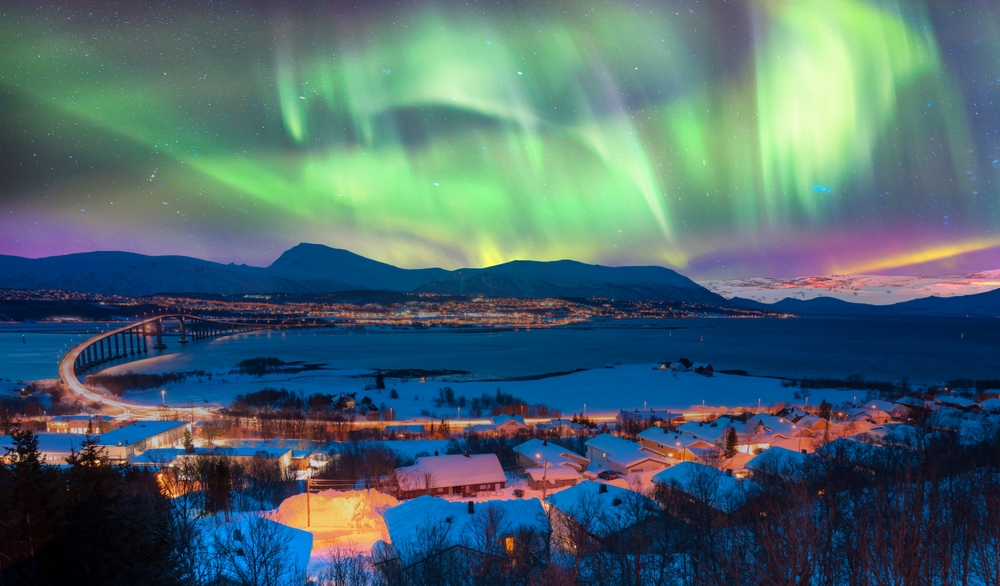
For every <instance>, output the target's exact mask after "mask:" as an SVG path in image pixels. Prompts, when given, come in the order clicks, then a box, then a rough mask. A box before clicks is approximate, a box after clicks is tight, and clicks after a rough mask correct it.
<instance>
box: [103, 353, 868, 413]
mask: <svg viewBox="0 0 1000 586" xmlns="http://www.w3.org/2000/svg"><path fill="white" fill-rule="evenodd" d="M654 366H655V365H654V364H630V365H620V366H616V367H615V368H599V369H594V370H588V371H583V372H577V373H573V374H568V375H564V376H557V377H550V378H545V379H541V380H530V381H504V382H476V381H470V382H451V381H447V380H442V379H435V378H429V379H427V381H426V382H420V380H419V379H409V380H407V381H405V382H404V381H402V380H399V379H392V378H389V379H386V387H387V388H386V389H385V390H384V391H381V392H379V391H377V390H368V391H366V390H364V387H365V385H366V384H368V385H370V384H372V383H373V381H374V378H373V377H366V378H357V375H361V374H372V373H371V372H370V371H364V370H340V371H320V372H305V373H301V374H297V375H266V376H263V377H256V376H250V375H244V376H240V375H228V374H216V375H214V376H213V377H212V379H211V380H209V379H207V378H201V379H199V378H196V377H195V378H189V379H188V381H187V382H185V383H183V384H176V385H169V386H166V387H164V388H165V389H166V402H167V404H169V405H171V406H174V407H179V408H183V407H185V406H188V405H194V406H205V405H220V406H221V405H224V404H227V403H228V402H230V401H232V399H233V398H235V397H236V395H238V394H247V393H251V392H255V391H259V390H261V389H263V388H266V387H274V388H285V389H288V390H289V391H295V392H299V393H302V394H303V395H309V394H312V393H318V392H322V393H334V394H336V393H353V392H357V397H358V399H359V400H360V399H361V398H362V397H364V396H369V397H371V398H372V400H373V401H374V402H375V404H376V405H378V404H381V403H385V405H386V406H387V407H390V408H392V410H393V412H394V414H395V419H397V420H403V419H416V418H419V417H421V415H422V413H421V412H422V411H426V412H427V413H429V417H432V418H435V419H440V418H442V417H443V418H447V419H451V420H454V419H457V418H458V410H457V409H453V408H448V407H444V408H436V407H435V406H434V399H435V398H436V397H437V396H438V391H439V389H441V388H444V387H445V386H447V387H451V389H452V390H453V392H454V394H455V397H456V398H457V397H461V396H463V395H464V396H465V397H466V398H468V399H470V400H471V399H472V398H473V397H478V396H480V395H482V394H490V395H492V394H495V393H496V390H497V389H498V388H499V389H501V390H502V391H503V392H504V393H509V394H512V395H514V396H515V397H519V398H522V399H524V400H525V401H527V402H528V403H544V404H546V405H548V406H549V407H553V408H555V409H558V410H560V411H561V412H563V413H565V414H573V413H579V414H582V413H583V411H584V404H586V412H587V414H588V415H593V416H596V415H613V414H615V413H617V412H618V411H619V410H620V409H626V410H633V409H640V410H641V409H643V408H644V407H646V408H648V409H656V410H663V411H672V412H675V413H676V412H687V413H691V412H704V411H715V410H721V411H725V410H726V409H725V407H734V406H751V405H752V406H756V405H757V403H758V399H759V400H760V405H761V407H762V408H763V407H768V406H772V405H775V404H778V403H781V402H791V401H794V397H793V393H794V392H795V391H796V389H794V388H783V387H782V386H781V382H780V381H779V380H776V379H770V378H759V377H745V376H730V375H724V374H716V375H715V376H713V377H711V378H706V377H704V376H701V375H699V374H695V373H694V372H670V371H660V370H654V368H653V367H654ZM128 368H129V366H127V365H123V366H119V367H116V368H113V369H109V372H115V371H122V370H126V369H128ZM443 379H447V377H443ZM391 389H396V391H397V392H398V393H399V398H398V399H391V398H390V391H391ZM821 397H827V400H829V401H831V402H837V403H839V402H842V401H844V400H851V399H852V397H853V395H852V394H850V393H847V392H840V391H825V392H822V393H820V392H816V393H814V395H813V398H811V400H812V401H815V402H817V403H818V402H819V401H820V398H821ZM126 398H127V399H129V400H130V401H133V402H135V403H141V404H146V405H157V404H159V403H160V400H161V397H160V393H159V392H158V391H150V392H147V393H129V394H127V395H126ZM468 415H469V414H468V410H467V409H466V410H465V411H464V412H463V413H462V415H461V418H462V419H466V418H468Z"/></svg>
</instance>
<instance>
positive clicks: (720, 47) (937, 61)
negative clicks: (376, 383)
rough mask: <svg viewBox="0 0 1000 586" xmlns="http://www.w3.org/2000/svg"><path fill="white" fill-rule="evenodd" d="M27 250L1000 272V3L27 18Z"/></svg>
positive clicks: (42, 14) (14, 63)
mask: <svg viewBox="0 0 1000 586" xmlns="http://www.w3.org/2000/svg"><path fill="white" fill-rule="evenodd" d="M0 13H2V21H0V25H2V26H0V149H2V150H0V253H2V254H14V255H21V256H31V257H39V256H49V255H54V254H64V253H70V252H81V251H90V250H127V251H134V252H140V253H145V254H184V255H190V256H196V257H200V258H205V259H210V260H216V261H221V262H231V261H234V262H238V263H244V262H245V263H248V264H256V265H266V264H269V263H270V262H271V261H272V260H273V259H274V258H276V257H277V255H278V254H280V253H281V252H282V251H284V250H285V249H287V248H290V247H291V246H293V245H295V244H297V243H299V242H315V243H322V244H328V245H330V246H336V247H339V248H346V249H349V250H352V251H354V252H357V253H359V254H363V255H365V256H369V257H372V258H375V259H378V260H381V261H385V262H390V263H393V264H396V265H399V266H405V267H423V266H442V267H445V268H455V267H460V266H484V265H490V264H496V263H500V262H505V261H509V260H513V259H537V260H552V259H560V258H573V259H577V260H582V261H586V262H596V263H602V264H612V265H623V264H657V265H664V266H669V267H672V268H675V269H677V270H679V271H681V272H682V273H684V274H687V275H689V276H692V277H695V278H709V277H714V278H727V277H749V276H774V277H781V276H798V275H809V274H827V273H842V272H853V273H861V272H867V273H888V274H892V273H895V274H914V275H928V276H930V275H939V274H963V273H965V274H967V273H971V272H975V271H980V270H986V269H996V268H1000V2H996V1H995V0H965V1H963V0H939V1H936V2H921V1H918V0H729V1H724V0H710V1H706V0H701V1H694V0H663V1H659V2H644V1H639V2H635V1H630V2H627V3H626V2H597V1H594V0H574V1H571V2H563V3H559V2H514V3H490V2H478V3H476V2H468V3H466V2H437V3H431V2H423V1H417V2H403V3H398V4H383V3H377V2H370V1H368V0H358V1H357V2H355V3H329V2H328V3H318V2H300V3H297V4H296V3H295V2H290V1H282V2H271V3H266V2H211V3H200V2H194V1H191V2H164V1H160V2H155V3H148V2H134V1H127V2H121V3H110V2H92V3H84V2H78V1H70V0H56V1H53V2H25V1H22V0H7V1H5V2H4V3H3V4H2V6H0Z"/></svg>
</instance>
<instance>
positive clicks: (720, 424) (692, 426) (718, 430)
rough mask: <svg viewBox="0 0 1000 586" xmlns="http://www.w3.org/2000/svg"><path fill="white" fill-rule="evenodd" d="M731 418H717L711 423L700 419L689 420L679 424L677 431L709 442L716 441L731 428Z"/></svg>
mask: <svg viewBox="0 0 1000 586" xmlns="http://www.w3.org/2000/svg"><path fill="white" fill-rule="evenodd" d="M729 425H730V422H729V420H717V421H713V422H711V423H704V422H700V421H688V422H687V423H684V424H682V425H679V426H677V431H680V432H681V433H683V434H685V435H689V436H691V437H693V438H695V439H700V440H703V441H706V442H708V443H715V442H716V441H717V440H718V439H719V438H721V437H722V436H723V434H725V433H726V429H728V428H729Z"/></svg>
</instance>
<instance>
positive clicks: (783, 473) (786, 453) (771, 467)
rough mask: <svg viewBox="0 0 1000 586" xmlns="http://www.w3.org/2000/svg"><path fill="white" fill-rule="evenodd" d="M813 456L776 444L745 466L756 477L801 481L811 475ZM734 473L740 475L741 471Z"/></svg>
mask: <svg viewBox="0 0 1000 586" xmlns="http://www.w3.org/2000/svg"><path fill="white" fill-rule="evenodd" d="M812 458H813V457H811V456H808V455H807V454H805V453H803V452H796V451H795V450H789V449H787V448H782V447H781V446H775V447H773V448H770V449H767V450H764V451H763V452H761V453H759V454H757V455H756V456H754V457H753V458H752V459H750V461H749V462H747V463H746V465H745V466H744V468H745V470H746V471H747V472H749V474H750V476H752V477H753V478H755V479H759V478H767V477H769V476H771V477H776V478H779V479H781V480H786V481H788V480H792V481H801V480H806V479H807V478H808V477H809V463H810V461H811V459H812ZM734 474H735V475H736V476H740V473H739V471H736V472H735V473H734Z"/></svg>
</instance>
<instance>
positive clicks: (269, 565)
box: [215, 516, 306, 586]
mask: <svg viewBox="0 0 1000 586" xmlns="http://www.w3.org/2000/svg"><path fill="white" fill-rule="evenodd" d="M291 540H292V536H291V534H290V533H289V532H288V529H287V528H285V527H284V526H283V525H281V524H280V523H276V522H274V521H271V520H270V519H266V518H264V517H257V516H251V517H247V518H246V520H245V522H237V523H233V524H231V525H229V526H225V527H222V528H221V529H220V530H219V532H218V533H217V534H216V537H215V552H216V556H215V557H216V559H215V561H216V572H217V575H218V576H220V577H227V578H229V579H230V580H235V581H236V582H237V583H239V584H241V585H243V586H291V585H293V584H294V585H296V586H298V585H300V584H302V583H303V582H305V570H306V568H305V567H299V566H298V565H297V563H296V560H295V559H294V558H293V555H292V552H291V550H290V547H289V546H290V544H291Z"/></svg>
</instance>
